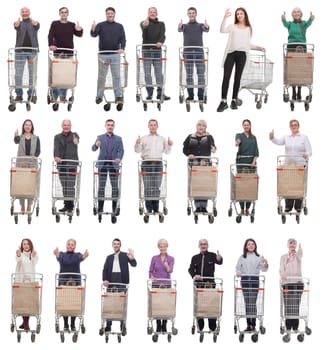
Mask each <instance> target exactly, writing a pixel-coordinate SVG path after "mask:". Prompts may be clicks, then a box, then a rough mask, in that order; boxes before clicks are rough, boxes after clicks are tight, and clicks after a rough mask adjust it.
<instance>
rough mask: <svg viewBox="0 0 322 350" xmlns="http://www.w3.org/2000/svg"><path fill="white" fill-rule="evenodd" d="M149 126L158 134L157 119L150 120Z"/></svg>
mask: <svg viewBox="0 0 322 350" xmlns="http://www.w3.org/2000/svg"><path fill="white" fill-rule="evenodd" d="M148 127H149V131H150V133H151V134H156V133H157V130H158V122H157V121H155V120H150V121H149V125H148Z"/></svg>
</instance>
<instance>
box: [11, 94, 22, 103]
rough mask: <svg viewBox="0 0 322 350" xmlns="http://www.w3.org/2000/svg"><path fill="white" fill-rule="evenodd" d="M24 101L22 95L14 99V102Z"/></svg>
mask: <svg viewBox="0 0 322 350" xmlns="http://www.w3.org/2000/svg"><path fill="white" fill-rule="evenodd" d="M22 100H23V98H22V96H21V95H17V96H16V97H15V98H14V99H13V101H14V102H21V101H22Z"/></svg>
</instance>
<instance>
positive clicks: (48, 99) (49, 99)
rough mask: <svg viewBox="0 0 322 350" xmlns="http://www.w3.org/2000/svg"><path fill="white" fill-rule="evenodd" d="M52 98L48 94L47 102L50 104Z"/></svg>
mask: <svg viewBox="0 0 322 350" xmlns="http://www.w3.org/2000/svg"><path fill="white" fill-rule="evenodd" d="M50 101H51V98H50V96H49V95H47V104H48V105H50Z"/></svg>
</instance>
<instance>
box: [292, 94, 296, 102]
mask: <svg viewBox="0 0 322 350" xmlns="http://www.w3.org/2000/svg"><path fill="white" fill-rule="evenodd" d="M292 100H293V101H296V93H295V92H293V94H292Z"/></svg>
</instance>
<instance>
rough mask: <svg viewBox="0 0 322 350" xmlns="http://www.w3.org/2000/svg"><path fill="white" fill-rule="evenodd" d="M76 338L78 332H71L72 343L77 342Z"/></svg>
mask: <svg viewBox="0 0 322 350" xmlns="http://www.w3.org/2000/svg"><path fill="white" fill-rule="evenodd" d="M77 339H78V334H77V333H74V334H73V337H72V341H73V343H77Z"/></svg>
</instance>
